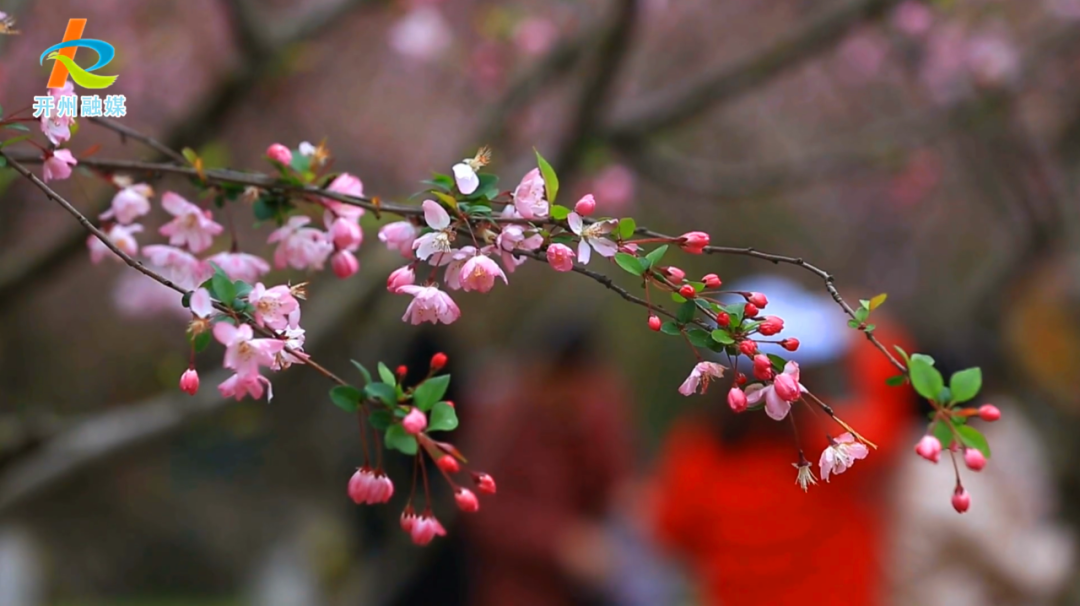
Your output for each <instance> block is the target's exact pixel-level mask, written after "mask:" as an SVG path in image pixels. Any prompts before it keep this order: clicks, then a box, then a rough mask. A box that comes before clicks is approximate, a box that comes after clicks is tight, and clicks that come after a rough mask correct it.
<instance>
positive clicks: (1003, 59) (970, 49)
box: [966, 32, 1020, 87]
mask: <svg viewBox="0 0 1080 606" xmlns="http://www.w3.org/2000/svg"><path fill="white" fill-rule="evenodd" d="M966 55H967V57H966V58H967V66H968V69H970V70H971V75H972V77H973V78H974V79H975V82H976V84H979V85H980V86H987V87H1000V86H1007V85H1008V84H1010V83H1011V82H1012V81H1013V80H1015V79H1016V77H1017V76H1018V75H1019V73H1020V53H1019V51H1018V50H1017V48H1016V45H1015V44H1014V43H1013V42H1012V41H1011V40H1009V39H1008V38H1007V37H1006V36H1005V35H1003V34H1000V33H996V32H983V33H979V34H976V35H974V36H972V37H971V38H970V39H969V40H968V44H967V53H966Z"/></svg>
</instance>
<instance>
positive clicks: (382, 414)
mask: <svg viewBox="0 0 1080 606" xmlns="http://www.w3.org/2000/svg"><path fill="white" fill-rule="evenodd" d="M368 421H369V422H370V423H371V426H372V427H374V428H375V430H376V431H386V430H387V429H388V428H389V427H390V425H391V424H392V423H393V422H394V413H392V412H390V411H389V410H376V411H374V412H372V413H371V414H370V415H368Z"/></svg>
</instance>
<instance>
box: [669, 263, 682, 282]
mask: <svg viewBox="0 0 1080 606" xmlns="http://www.w3.org/2000/svg"><path fill="white" fill-rule="evenodd" d="M664 272H665V273H666V274H667V275H668V277H670V278H671V279H672V280H674V281H676V282H682V281H683V279H684V278H686V272H685V271H683V270H681V269H679V268H678V267H675V266H674V265H672V266H671V267H668V268H667V269H665V270H664Z"/></svg>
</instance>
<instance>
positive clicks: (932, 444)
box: [915, 436, 941, 463]
mask: <svg viewBox="0 0 1080 606" xmlns="http://www.w3.org/2000/svg"><path fill="white" fill-rule="evenodd" d="M915 452H916V453H917V454H918V455H919V456H920V457H922V458H924V459H926V460H927V461H930V462H931V463H937V462H938V459H940V458H941V441H939V440H938V439H937V438H935V437H934V436H923V437H922V439H921V440H919V443H918V444H916V445H915Z"/></svg>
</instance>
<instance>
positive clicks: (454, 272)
mask: <svg viewBox="0 0 1080 606" xmlns="http://www.w3.org/2000/svg"><path fill="white" fill-rule="evenodd" d="M475 255H476V247H474V246H462V247H461V248H459V249H457V250H452V251H450V254H448V255H439V257H440V262H441V263H444V264H446V273H444V274H443V282H444V283H445V284H446V286H447V288H449V289H450V290H461V268H462V267H464V266H465V262H466V261H468V260H469V259H471V258H473V256H475ZM409 283H410V284H412V282H409ZM399 286H401V285H399Z"/></svg>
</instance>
